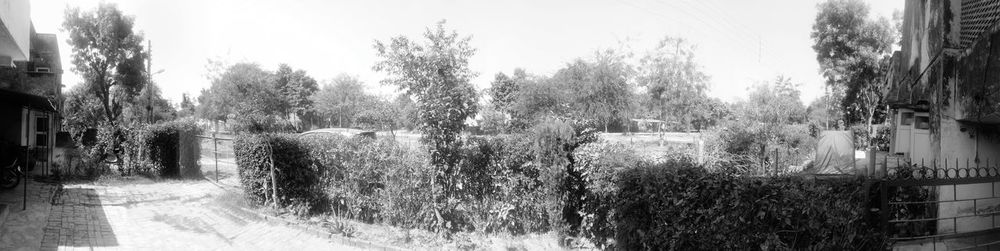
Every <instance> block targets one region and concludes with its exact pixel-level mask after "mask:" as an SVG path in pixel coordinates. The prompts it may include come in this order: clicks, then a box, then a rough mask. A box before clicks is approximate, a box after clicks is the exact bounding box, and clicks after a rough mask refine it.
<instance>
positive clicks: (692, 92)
mask: <svg viewBox="0 0 1000 251" xmlns="http://www.w3.org/2000/svg"><path fill="white" fill-rule="evenodd" d="M694 50H695V47H694V45H691V44H689V43H688V42H687V41H686V40H684V39H682V38H673V37H666V38H664V39H663V40H661V41H660V42H659V44H657V46H656V48H654V49H653V51H651V52H649V53H648V54H647V55H646V56H644V57H643V58H642V60H641V61H640V62H641V66H640V67H639V74H638V76H637V78H636V81H638V83H639V86H643V87H645V88H646V95H649V97H650V99H648V102H649V103H647V104H645V106H646V109H648V110H650V111H652V113H653V114H655V116H656V118H659V119H661V120H664V121H675V122H679V123H680V124H681V125H683V126H684V127H686V128H690V127H691V126H692V122H693V121H694V120H697V119H699V118H704V117H711V115H709V114H710V113H707V112H706V108H707V107H706V106H705V101H707V100H708V96H707V94H706V91H707V89H708V83H709V82H708V81H709V77H708V75H706V74H705V73H703V72H702V71H701V68H700V66H699V65H698V64H697V63H696V62H695V59H694Z"/></svg>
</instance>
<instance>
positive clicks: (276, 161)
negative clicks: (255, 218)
mask: <svg viewBox="0 0 1000 251" xmlns="http://www.w3.org/2000/svg"><path fill="white" fill-rule="evenodd" d="M233 151H234V152H235V155H236V165H237V167H238V173H239V176H240V183H241V184H242V185H243V191H244V194H245V196H246V198H247V200H248V201H250V202H252V203H255V204H258V205H261V204H265V203H269V202H274V201H273V200H272V198H273V193H274V188H273V187H272V179H271V168H272V166H273V168H274V175H275V180H276V183H277V205H278V206H287V205H290V204H291V203H292V202H293V201H296V203H306V204H307V206H306V207H308V208H310V210H311V211H314V210H317V209H323V207H320V206H321V205H322V203H323V202H324V198H325V197H324V196H323V193H322V192H321V190H320V187H319V172H318V170H316V169H315V167H314V166H313V165H312V161H311V159H310V158H309V153H310V152H309V149H308V148H307V146H306V144H304V143H303V142H302V141H300V140H299V139H298V138H297V137H296V136H295V135H287V134H239V135H237V136H236V138H235V139H234V141H233Z"/></svg>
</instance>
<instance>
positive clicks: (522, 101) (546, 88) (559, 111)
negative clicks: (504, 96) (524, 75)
mask: <svg viewBox="0 0 1000 251" xmlns="http://www.w3.org/2000/svg"><path fill="white" fill-rule="evenodd" d="M561 83H562V82H560V81H555V80H553V79H552V78H546V77H537V78H533V79H530V80H527V81H525V82H524V84H522V85H520V87H518V91H517V94H516V95H515V96H516V98H515V99H514V104H512V106H511V125H510V127H511V128H512V129H516V130H525V129H528V128H530V127H532V126H533V125H534V124H536V123H537V122H541V121H542V119H544V118H547V117H557V116H566V115H568V114H570V113H571V111H572V109H571V107H570V103H571V102H572V94H571V93H570V90H569V88H565V87H564V86H562V85H561Z"/></svg>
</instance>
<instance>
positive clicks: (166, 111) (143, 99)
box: [122, 81, 177, 123]
mask: <svg viewBox="0 0 1000 251" xmlns="http://www.w3.org/2000/svg"><path fill="white" fill-rule="evenodd" d="M122 115H123V116H122V117H123V121H126V122H133V123H156V122H159V121H169V120H173V119H175V118H177V110H176V109H174V106H173V105H171V104H170V100H167V99H165V98H163V95H162V94H161V93H160V88H159V86H157V85H156V84H155V83H153V82H151V81H150V82H148V83H147V84H146V87H145V88H142V91H140V92H139V94H138V95H136V96H135V97H133V98H132V100H131V101H129V102H126V106H125V108H124V109H123V111H122Z"/></svg>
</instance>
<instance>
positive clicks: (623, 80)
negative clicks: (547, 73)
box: [552, 50, 633, 132]
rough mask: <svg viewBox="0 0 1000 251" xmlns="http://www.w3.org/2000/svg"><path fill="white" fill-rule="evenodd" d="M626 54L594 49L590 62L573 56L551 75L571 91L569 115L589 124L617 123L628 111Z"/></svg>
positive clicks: (605, 126) (628, 95)
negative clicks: (574, 59)
mask: <svg viewBox="0 0 1000 251" xmlns="http://www.w3.org/2000/svg"><path fill="white" fill-rule="evenodd" d="M626 57H627V55H625V54H621V53H618V52H615V51H613V50H606V51H598V52H597V53H596V54H595V57H594V60H593V61H592V62H587V61H583V60H580V59H577V60H576V61H574V62H572V63H570V64H568V65H567V66H566V68H563V69H560V70H559V71H558V72H556V74H555V75H554V76H553V77H552V79H553V81H557V82H559V85H560V86H562V87H563V88H567V89H568V90H570V93H572V96H571V97H572V98H571V100H570V106H571V107H572V114H573V115H572V116H573V117H574V118H577V119H579V120H582V121H586V122H587V123H589V124H593V125H603V126H604V131H605V132H607V131H608V125H609V124H611V123H621V122H622V121H625V120H627V119H628V117H629V116H630V115H631V114H630V111H631V109H630V108H631V107H632V103H631V102H632V100H633V97H632V86H631V85H630V84H629V83H628V81H629V78H631V75H632V71H633V69H632V67H631V65H629V64H627V63H626V62H625V59H626Z"/></svg>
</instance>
